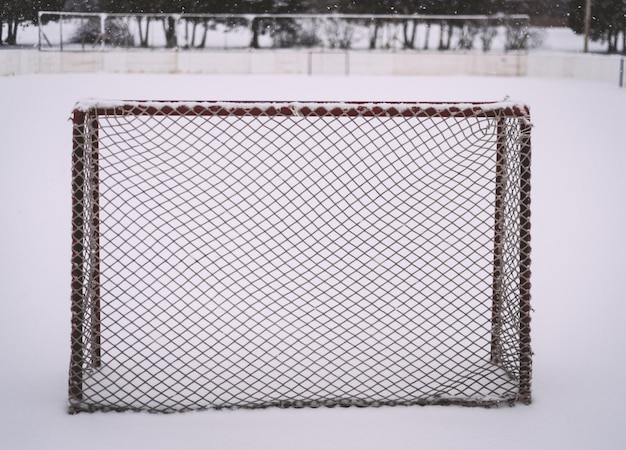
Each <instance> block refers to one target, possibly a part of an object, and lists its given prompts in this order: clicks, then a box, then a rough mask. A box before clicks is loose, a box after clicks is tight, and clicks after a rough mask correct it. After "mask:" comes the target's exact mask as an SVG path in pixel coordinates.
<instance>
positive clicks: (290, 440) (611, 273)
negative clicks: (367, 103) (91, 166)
mask: <svg viewBox="0 0 626 450" xmlns="http://www.w3.org/2000/svg"><path fill="white" fill-rule="evenodd" d="M506 95H509V96H510V97H511V98H512V99H515V100H520V101H523V102H526V103H528V104H529V105H530V106H531V113H532V118H533V123H534V128H533V158H534V159H533V178H532V181H533V192H532V196H533V204H532V210H533V217H532V236H533V237H532V244H533V255H532V256H533V266H532V267H533V288H532V295H533V299H532V301H533V306H534V310H535V312H534V314H533V322H532V338H533V349H534V352H535V356H534V366H533V368H534V371H533V396H534V402H533V404H532V405H530V406H524V405H518V406H516V407H514V408H510V407H507V406H504V407H499V408H493V409H482V408H463V407H450V406H449V407H438V406H428V407H383V408H365V409H356V408H349V409H343V408H334V409H328V408H320V409H298V410H295V409H285V410H282V409H266V410H255V411H244V410H235V411H205V412H193V413H184V414H174V415H151V414H147V413H95V414H79V415H75V416H70V415H68V414H67V412H66V408H67V400H66V398H67V392H66V391H67V389H66V387H67V373H68V365H69V350H70V348H69V345H70V339H69V335H70V303H69V298H70V151H71V123H70V122H69V120H68V119H69V116H70V112H71V110H72V107H73V105H74V103H75V101H77V100H79V99H82V98H91V97H99V98H115V99H124V98H132V99H162V98H168V99H216V100H255V99H258V100H278V99H281V100H309V99H319V100H394V101H402V100H404V101H437V100H441V101H452V100H456V101H470V100H501V99H503V98H504V97H505V96H506ZM0 99H1V100H2V108H1V109H0V205H2V209H1V213H0V307H1V308H2V310H1V311H2V312H1V314H0V399H1V400H2V404H1V405H0V448H2V449H63V450H71V449H110V448H115V449H120V450H121V449H144V448H145V449H151V450H156V449H359V450H365V449H417V448H424V449H472V448H476V449H479V448H480V449H484V448H507V449H528V448H532V449H555V448H560V449H623V448H625V445H626V444H625V443H626V428H625V427H624V423H626V411H625V409H624V402H626V385H625V381H626V356H624V347H626V331H625V329H626V328H625V326H624V320H625V319H624V318H625V317H626V294H625V292H626V289H625V288H624V287H623V285H622V281H623V279H624V268H625V267H626V264H625V263H624V255H625V254H626V231H625V230H626V212H625V211H624V199H625V198H626V195H625V194H626V176H625V175H624V170H625V169H624V168H625V167H626V153H625V152H624V147H625V146H626V128H625V126H624V125H625V124H626V90H624V89H621V90H620V89H619V88H617V87H614V86H611V85H604V84H599V83H591V82H583V81H573V80H556V79H555V80H551V79H533V78H477V77H476V78H472V77H397V78H385V77H306V76H271V77H270V76H267V77H264V76H230V77H222V76H219V77H218V76H184V75H154V76H150V75H103V74H93V75H41V76H34V75H33V76H22V77H6V78H0Z"/></svg>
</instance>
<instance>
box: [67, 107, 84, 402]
mask: <svg viewBox="0 0 626 450" xmlns="http://www.w3.org/2000/svg"><path fill="white" fill-rule="evenodd" d="M73 125H74V129H73V133H72V137H73V146H72V147H73V151H72V260H71V267H72V269H71V270H72V272H71V275H72V287H71V312H72V331H71V357H70V376H69V397H70V412H77V410H73V409H72V408H76V406H73V405H74V404H75V403H76V402H80V401H81V400H82V398H83V385H82V383H83V358H84V344H83V319H84V316H85V310H84V298H83V297H84V295H83V294H84V288H85V287H84V267H85V257H84V237H85V231H84V204H83V202H84V197H85V113H84V112H83V111H79V110H75V111H74V114H73Z"/></svg>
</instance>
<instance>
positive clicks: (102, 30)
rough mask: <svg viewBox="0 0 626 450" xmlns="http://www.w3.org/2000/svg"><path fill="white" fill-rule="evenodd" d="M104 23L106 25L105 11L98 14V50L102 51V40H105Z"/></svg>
mask: <svg viewBox="0 0 626 450" xmlns="http://www.w3.org/2000/svg"><path fill="white" fill-rule="evenodd" d="M105 25H106V14H105V13H101V14H100V39H101V42H100V50H102V51H104V41H105V40H106V31H105Z"/></svg>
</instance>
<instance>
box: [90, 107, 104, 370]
mask: <svg viewBox="0 0 626 450" xmlns="http://www.w3.org/2000/svg"><path fill="white" fill-rule="evenodd" d="M89 132H90V134H89V137H90V141H89V144H90V145H89V152H90V158H89V159H90V166H91V167H90V169H91V182H90V183H89V186H90V189H91V192H90V195H91V198H90V200H91V233H90V234H91V238H92V239H93V241H92V242H91V249H90V250H91V252H92V254H91V274H90V277H89V279H90V295H91V363H92V365H93V367H100V364H101V356H102V355H101V337H100V336H101V330H100V323H101V319H100V315H101V314H100V176H99V171H100V163H99V156H98V155H99V153H98V132H99V127H98V118H97V116H95V115H92V116H90V118H89Z"/></svg>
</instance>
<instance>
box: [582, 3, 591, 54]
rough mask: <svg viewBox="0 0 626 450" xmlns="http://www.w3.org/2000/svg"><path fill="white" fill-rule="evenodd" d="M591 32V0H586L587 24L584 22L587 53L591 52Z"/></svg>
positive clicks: (585, 50) (585, 49)
mask: <svg viewBox="0 0 626 450" xmlns="http://www.w3.org/2000/svg"><path fill="white" fill-rule="evenodd" d="M590 32H591V0H585V24H584V33H585V45H584V49H583V51H584V52H585V53H587V52H589V34H590Z"/></svg>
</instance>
